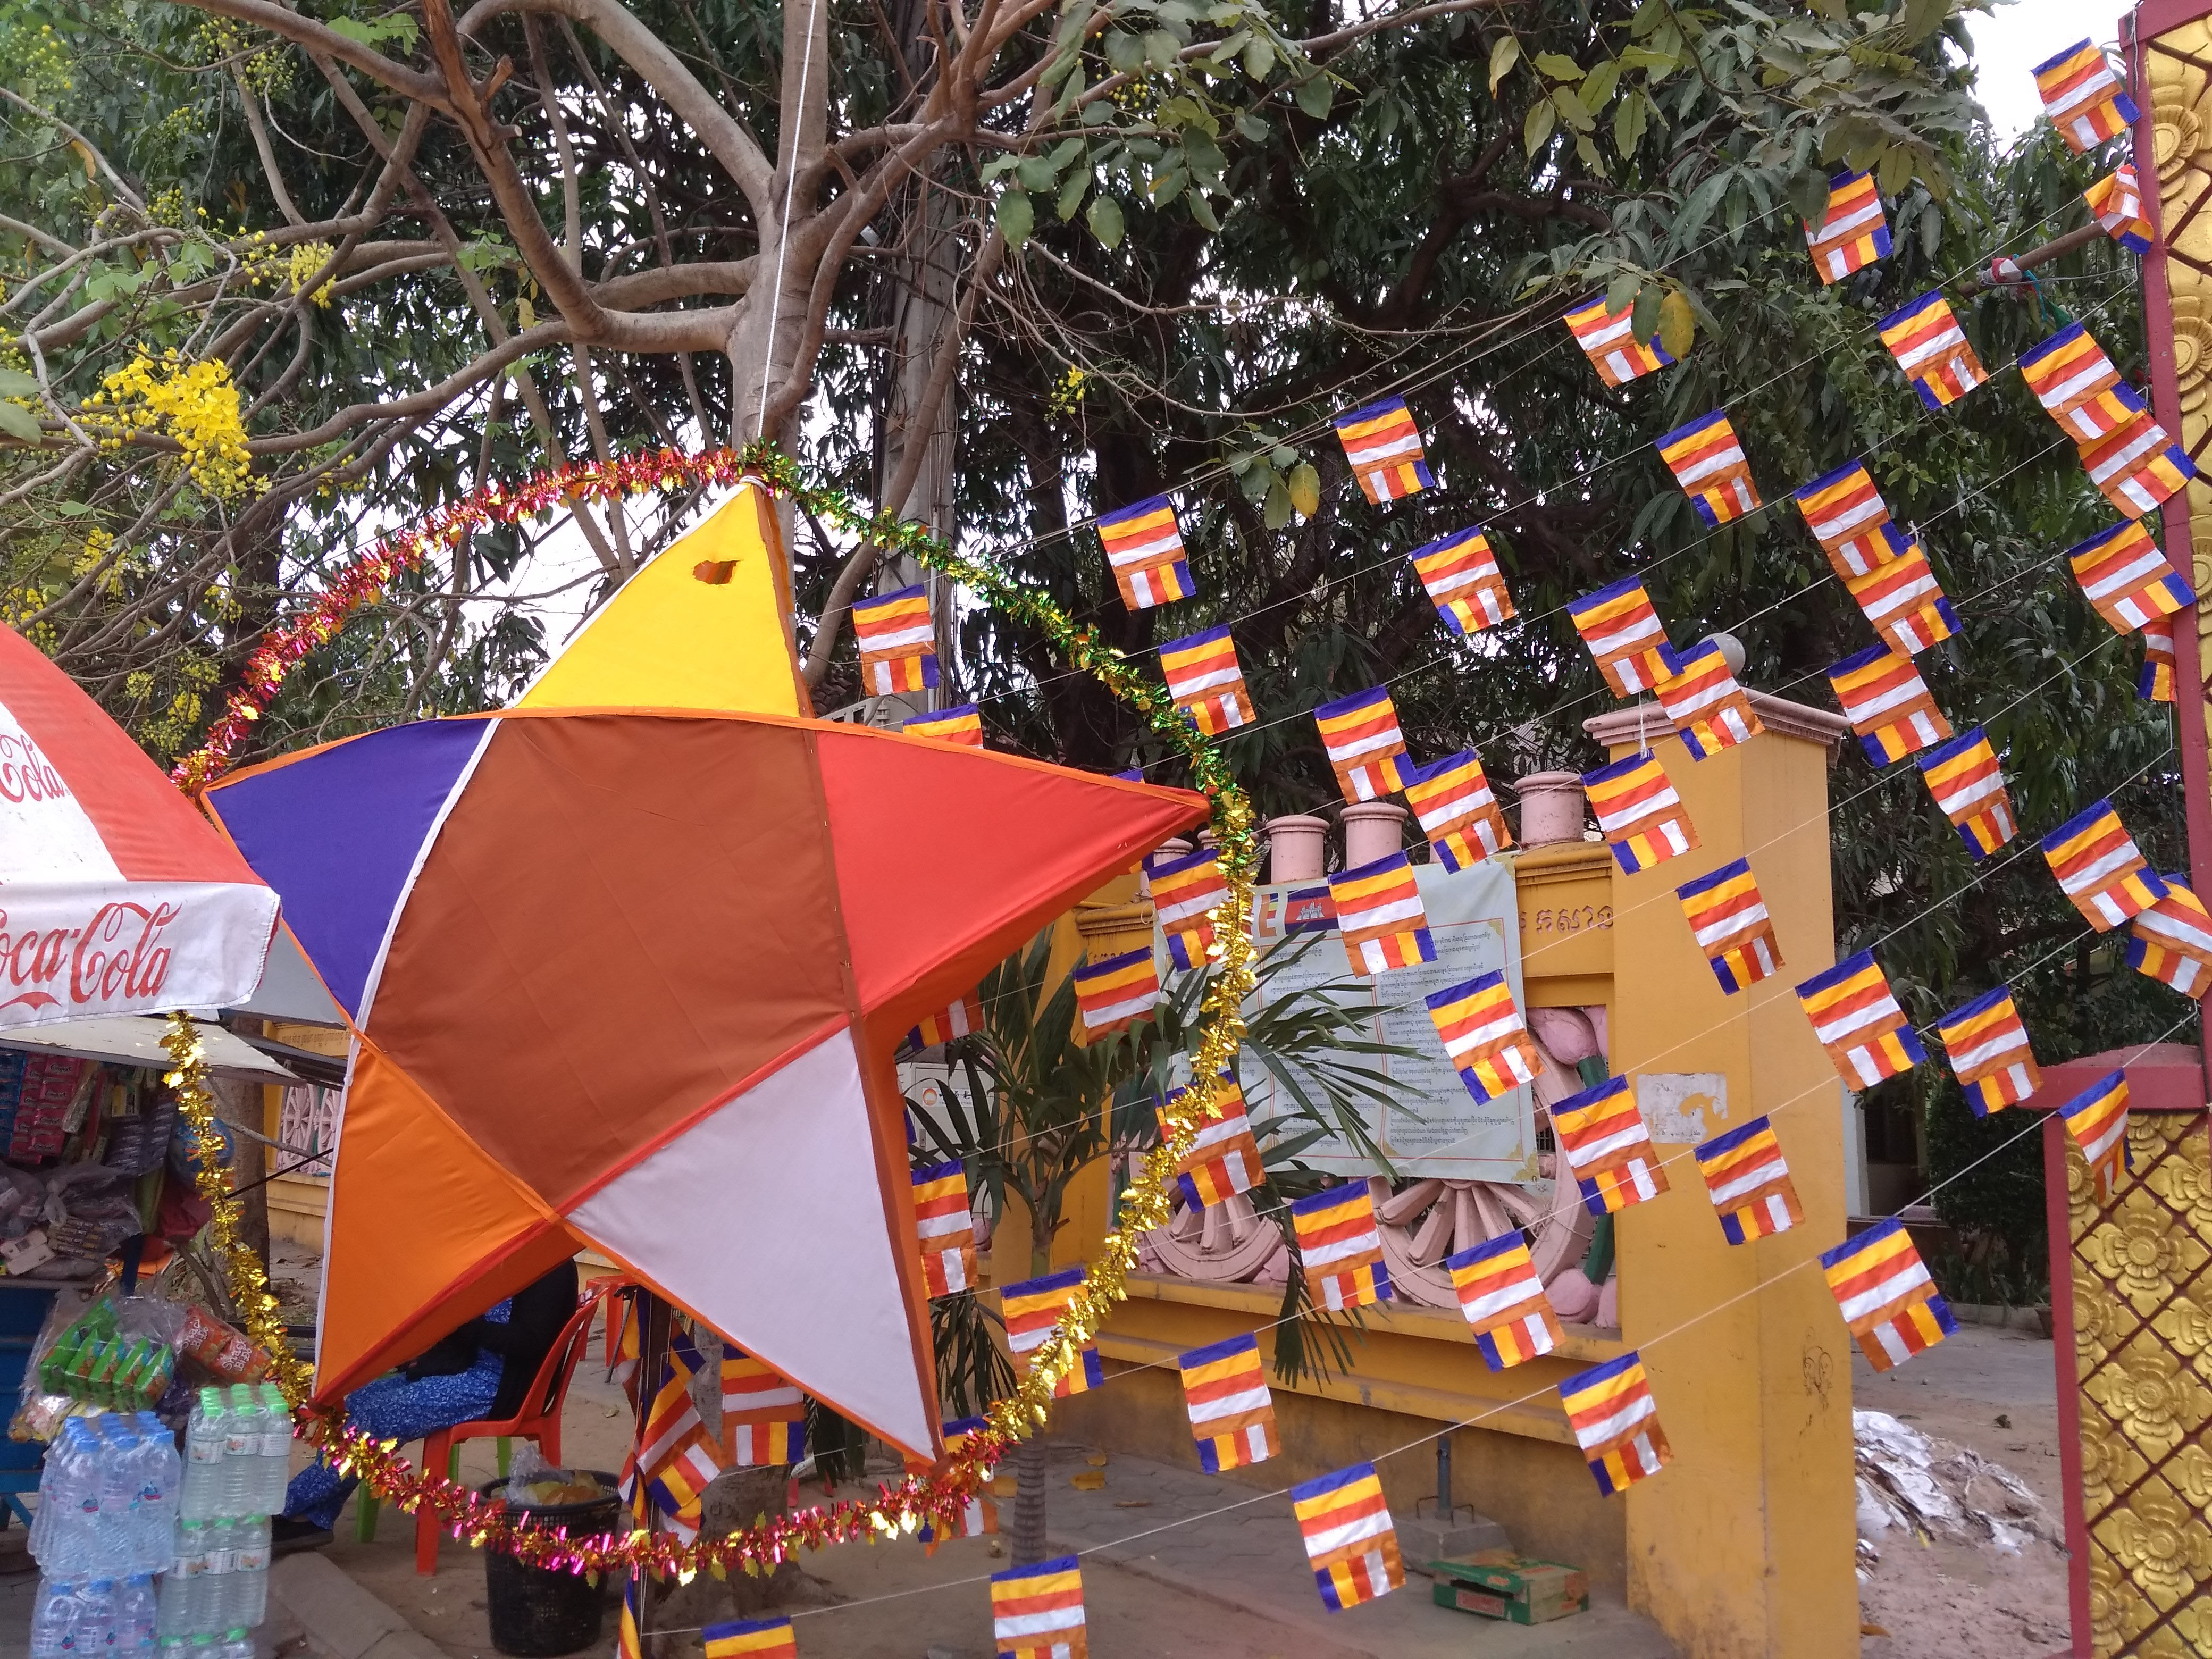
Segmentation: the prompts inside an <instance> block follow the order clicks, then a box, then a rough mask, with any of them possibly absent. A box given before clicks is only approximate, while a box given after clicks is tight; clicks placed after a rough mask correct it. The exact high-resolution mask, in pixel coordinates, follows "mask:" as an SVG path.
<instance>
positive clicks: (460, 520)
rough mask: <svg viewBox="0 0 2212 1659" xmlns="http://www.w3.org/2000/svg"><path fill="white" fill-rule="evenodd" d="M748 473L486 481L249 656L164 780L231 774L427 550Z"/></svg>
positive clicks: (667, 453) (638, 468) (340, 578)
mask: <svg viewBox="0 0 2212 1659" xmlns="http://www.w3.org/2000/svg"><path fill="white" fill-rule="evenodd" d="M744 471H745V460H744V457H743V456H741V455H740V454H739V453H738V451H736V450H734V449H710V450H707V451H704V452H702V453H700V454H696V455H687V454H685V453H683V452H682V451H681V450H675V449H659V450H648V451H646V452H644V453H640V454H635V455H625V456H623V457H621V458H620V459H616V460H611V461H574V462H571V463H570V464H569V465H567V466H562V467H556V468H554V469H553V470H552V471H548V472H540V473H538V475H537V476H536V477H532V478H527V479H526V480H524V481H523V482H522V483H520V484H503V483H490V484H486V485H484V486H483V487H482V488H480V489H475V490H472V491H471V492H470V493H469V494H468V495H465V496H463V497H462V498H461V499H460V500H459V501H454V502H452V503H450V504H449V505H447V506H445V507H440V508H438V509H437V510H436V511H435V512H434V513H431V514H430V515H429V516H428V518H426V519H422V520H416V521H415V522H413V523H410V524H409V525H407V526H405V527H404V528H403V529H399V530H395V531H393V532H392V533H391V534H390V535H388V536H386V537H385V538H382V539H381V540H380V541H379V542H377V543H376V544H375V545H374V546H373V547H371V548H370V549H369V550H368V552H366V553H364V554H363V555H362V556H361V557H360V558H358V559H356V560H355V561H354V562H352V563H351V564H349V565H348V566H347V567H346V568H344V569H343V571H341V572H339V573H338V575H337V580H334V581H332V582H331V585H330V586H328V587H326V588H325V589H324V590H323V592H321V593H320V594H319V595H318V596H317V597H316V599H315V601H314V603H313V605H309V606H308V607H307V611H305V612H303V613H302V614H301V615H300V616H298V617H295V618H293V619H292V620H291V621H290V622H288V623H284V624H283V626H282V627H280V628H276V629H271V630H270V632H269V633H268V634H267V635H264V637H263V639H262V641H261V643H260V644H259V645H258V646H257V647H255V648H254V651H253V654H252V656H250V657H248V658H247V659H246V666H245V667H244V668H243V669H242V670H241V671H240V674H239V679H240V684H239V685H238V687H237V688H236V689H235V690H233V691H232V692H231V694H230V696H228V698H226V699H225V700H224V704H223V712H222V715H221V716H220V717H219V718H218V719H217V720H216V723H215V724H214V726H211V727H210V728H209V730H208V734H207V737H206V738H205V739H204V741H203V742H202V743H201V744H200V746H199V747H198V748H197V749H195V750H192V752H191V754H189V755H187V756H185V757H184V758H183V759H182V760H180V761H179V762H178V763H176V765H175V766H174V767H173V768H172V769H170V773H169V776H170V779H171V780H172V781H173V782H174V783H175V784H176V785H177V787H179V788H180V789H182V790H184V791H185V793H188V794H197V793H198V792H199V791H200V790H202V789H204V788H205V787H207V786H208V785H209V784H210V783H212V782H213V781H215V780H216V778H218V777H221V776H222V774H223V773H224V772H225V771H227V770H228V769H229V766H230V757H231V754H232V752H233V751H234V750H236V749H237V747H238V745H239V744H240V743H242V742H244V741H245V739H246V733H247V732H251V731H252V729H253V726H254V723H255V722H256V721H257V720H259V719H260V718H261V716H262V714H263V713H264V711H265V710H266V709H267V708H268V707H269V705H270V703H272V702H275V701H276V694H277V692H278V691H280V690H283V685H284V681H285V678H286V677H287V676H288V675H289V674H290V673H291V671H292V670H293V669H294V668H295V666H297V665H299V664H300V663H301V661H302V660H304V659H306V658H307V656H308V655H310V654H311V653H313V652H315V651H318V650H319V649H321V648H322V647H324V646H326V645H328V644H329V643H330V642H331V641H332V640H335V639H336V638H337V636H338V633H339V630H340V629H343V627H344V626H345V624H346V623H347V621H348V620H349V618H350V617H352V616H353V613H354V612H355V611H358V610H360V609H361V608H362V606H363V605H370V604H373V603H374V602H375V601H376V600H377V599H381V598H382V597H383V595H384V591H385V589H386V587H387V586H390V584H391V582H392V578H393V577H394V576H397V575H398V574H400V573H401V572H402V571H404V570H412V569H415V568H416V567H418V566H420V565H421V564H422V562H424V561H425V560H426V559H428V557H429V556H431V555H432V554H433V553H435V552H437V551H439V550H441V549H446V548H452V547H457V546H459V544H460V543H461V542H462V541H464V540H465V539H466V538H468V537H469V536H470V535H471V534H473V533H474V532H477V531H479V530H482V529H483V528H485V527H486V526H489V525H495V524H512V523H513V522H514V521H515V520H517V519H529V518H537V517H539V516H541V515H543V514H544V513H550V512H551V511H553V510H554V508H556V507H559V506H561V505H562V503H563V502H567V501H613V500H617V499H619V498H621V497H623V496H625V495H634V494H635V493H636V492H638V491H639V490H642V489H676V488H678V487H679V486H681V487H684V488H691V487H696V486H698V485H702V484H733V483H736V482H737V481H738V477H739V476H740V475H741V474H742V473H743V472H744Z"/></svg>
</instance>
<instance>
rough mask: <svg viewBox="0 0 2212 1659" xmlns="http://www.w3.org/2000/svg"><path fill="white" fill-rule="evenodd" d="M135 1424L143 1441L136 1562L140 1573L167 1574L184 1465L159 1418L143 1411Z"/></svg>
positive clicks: (173, 1439) (173, 1440)
mask: <svg viewBox="0 0 2212 1659" xmlns="http://www.w3.org/2000/svg"><path fill="white" fill-rule="evenodd" d="M135 1421H136V1423H137V1429H138V1433H139V1439H140V1442H141V1448H140V1451H139V1459H140V1461H139V1464H138V1508H137V1521H138V1547H137V1552H136V1559H137V1563H138V1571H141V1572H145V1573H155V1572H164V1571H167V1570H168V1565H169V1557H170V1553H171V1550H172V1548H173V1546H174V1544H175V1541H176V1530H177V1480H178V1475H179V1472H180V1469H181V1468H182V1465H181V1463H180V1462H179V1458H178V1456H177V1442H176V1437H174V1436H173V1435H172V1434H171V1433H170V1432H169V1431H168V1429H167V1426H166V1425H164V1424H163V1423H162V1421H161V1419H160V1418H158V1417H156V1416H155V1415H154V1413H151V1412H141V1413H138V1415H137V1419H135Z"/></svg>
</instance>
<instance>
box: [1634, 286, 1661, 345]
mask: <svg viewBox="0 0 2212 1659" xmlns="http://www.w3.org/2000/svg"><path fill="white" fill-rule="evenodd" d="M1666 300H1667V288H1666V285H1665V284H1664V283H1644V286H1643V287H1642V288H1640V289H1637V290H1636V306H1635V308H1634V309H1633V310H1632V311H1631V312H1630V313H1629V314H1628V327H1629V331H1630V332H1631V333H1632V334H1634V335H1635V336H1636V343H1637V344H1638V345H1649V344H1650V343H1651V337H1652V336H1653V335H1654V334H1656V333H1657V332H1658V331H1659V307H1661V306H1662V305H1663V304H1665V303H1666Z"/></svg>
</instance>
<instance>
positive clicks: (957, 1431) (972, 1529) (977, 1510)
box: [907, 1417, 999, 1545]
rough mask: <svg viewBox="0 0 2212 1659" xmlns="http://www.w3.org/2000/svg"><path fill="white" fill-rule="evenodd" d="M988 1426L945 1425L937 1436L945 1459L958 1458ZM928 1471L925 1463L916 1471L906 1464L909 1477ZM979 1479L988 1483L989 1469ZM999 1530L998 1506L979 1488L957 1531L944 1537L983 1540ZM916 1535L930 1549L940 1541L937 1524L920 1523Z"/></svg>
mask: <svg viewBox="0 0 2212 1659" xmlns="http://www.w3.org/2000/svg"><path fill="white" fill-rule="evenodd" d="M988 1426H989V1425H987V1424H986V1423H985V1422H984V1420H983V1419H981V1418H980V1417H963V1418H957V1419H954V1420H953V1421H952V1422H950V1423H947V1424H945V1425H943V1426H942V1427H941V1428H940V1429H939V1434H940V1435H941V1436H942V1437H944V1441H945V1455H946V1456H947V1457H957V1456H958V1455H960V1451H961V1449H962V1448H963V1447H964V1446H966V1445H967V1443H968V1442H969V1439H970V1438H971V1437H974V1436H975V1435H979V1434H981V1433H982V1432H983V1431H984V1430H985V1429H986V1428H987V1427H988ZM930 1467H932V1466H931V1465H929V1464H926V1463H925V1464H922V1465H921V1466H920V1467H919V1468H917V1467H916V1466H915V1463H914V1462H912V1461H911V1460H909V1461H908V1463H907V1472H908V1474H921V1473H923V1472H924V1471H926V1470H927V1469H928V1468H930ZM982 1478H983V1479H984V1480H989V1479H990V1478H991V1472H990V1471H989V1470H988V1469H986V1470H984V1471H983V1474H982ZM998 1529H999V1506H998V1505H997V1504H994V1503H993V1502H992V1501H991V1498H990V1489H989V1488H988V1487H979V1488H978V1489H977V1490H976V1491H975V1492H974V1493H972V1494H971V1495H970V1496H969V1499H968V1502H967V1504H966V1506H965V1507H964V1508H963V1509H962V1510H961V1511H960V1525H959V1529H958V1530H957V1532H951V1533H948V1534H945V1535H946V1536H947V1537H951V1538H984V1537H987V1536H989V1535H990V1534H993V1533H994V1532H996V1531H998ZM916 1535H917V1536H918V1537H919V1538H920V1539H921V1541H922V1542H923V1543H925V1544H929V1545H935V1544H936V1543H937V1542H938V1541H939V1539H938V1537H937V1528H936V1524H935V1523H934V1522H929V1521H925V1522H922V1523H921V1532H920V1533H919V1534H916Z"/></svg>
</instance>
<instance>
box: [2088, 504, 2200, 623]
mask: <svg viewBox="0 0 2212 1659" xmlns="http://www.w3.org/2000/svg"><path fill="white" fill-rule="evenodd" d="M2066 562H2068V563H2069V565H2071V566H2072V567H2073V568H2074V580H2075V581H2077V582H2079V583H2081V592H2083V593H2084V594H2085V595H2086V596H2087V599H2088V601H2089V603H2090V604H2092V605H2095V606H2096V607H2097V614H2098V615H2099V616H2100V617H2103V618H2104V619H2105V620H2106V622H2108V623H2112V626H2113V627H2114V628H2115V629H2118V630H2119V631H2120V632H2121V633H2123V634H2131V633H2133V632H2134V631H2135V630H2136V629H2138V628H2142V627H2145V626H2147V625H2148V624H2149V623H2154V622H2157V621H2158V620H2160V618H2161V617H2170V616H2172V615H2173V613H2174V612H2175V611H2179V610H2180V609H2181V608H2182V607H2183V606H2185V605H2194V604H2196V602H2197V595H2196V594H2194V593H2192V592H2190V589H2189V584H2188V583H2187V582H2185V581H2184V580H2181V578H2180V577H2179V575H2178V574H2175V572H2174V568H2173V567H2172V565H2170V564H2168V563H2167V562H2166V555H2165V554H2164V553H2163V552H2161V551H2160V549H2159V545H2158V544H2157V543H2156V542H2155V541H2154V540H2153V539H2152V538H2151V533H2150V532H2149V531H2148V530H2146V529H2144V528H2143V526H2142V524H2141V522H2139V521H2137V520H2130V521H2129V522H2127V523H2126V524H2123V525H2116V526H2113V527H2112V529H2110V530H2107V531H2106V532H2103V533H2102V534H2100V535H2096V536H2092V537H2090V538H2089V539H2088V540H2087V541H2086V542H2082V543H2080V544H2077V545H2076V546H2075V547H2072V548H2069V550H2067V554H2066Z"/></svg>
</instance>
